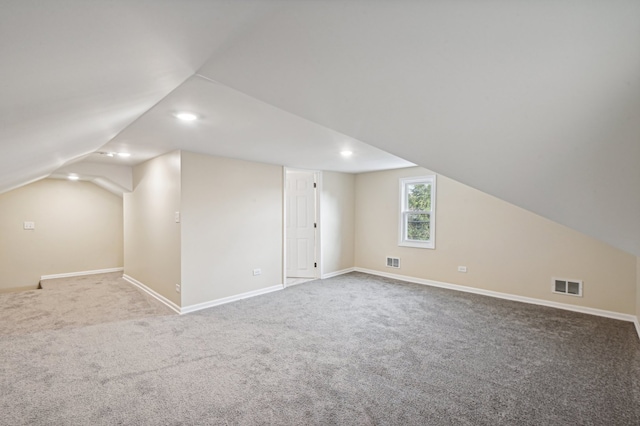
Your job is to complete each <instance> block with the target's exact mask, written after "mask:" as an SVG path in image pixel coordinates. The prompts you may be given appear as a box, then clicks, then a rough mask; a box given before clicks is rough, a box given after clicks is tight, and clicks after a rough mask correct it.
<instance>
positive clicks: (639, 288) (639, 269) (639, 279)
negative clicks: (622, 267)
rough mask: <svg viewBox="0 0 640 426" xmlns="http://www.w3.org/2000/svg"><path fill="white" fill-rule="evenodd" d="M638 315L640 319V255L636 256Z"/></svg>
mask: <svg viewBox="0 0 640 426" xmlns="http://www.w3.org/2000/svg"><path fill="white" fill-rule="evenodd" d="M636 317H637V318H638V321H640V257H636Z"/></svg>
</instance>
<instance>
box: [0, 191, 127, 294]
mask: <svg viewBox="0 0 640 426" xmlns="http://www.w3.org/2000/svg"><path fill="white" fill-rule="evenodd" d="M25 221H32V222H35V229H34V230H24V229H23V225H24V222H25ZM122 235H123V233H122V198H120V197H118V196H116V195H113V194H111V193H110V192H107V191H105V190H103V189H101V188H99V187H97V186H96V185H94V184H92V183H88V182H71V181H68V180H59V179H44V180H40V181H37V182H35V183H32V184H29V185H26V186H23V187H21V188H18V189H15V190H13V191H9V192H6V193H4V194H0V236H1V239H0V291H7V290H12V289H28V288H31V289H35V288H37V286H38V283H39V281H40V276H42V275H53V274H62V273H70V272H82V271H92V270H100V269H109V268H117V267H122V246H123V243H122V238H123V237H122Z"/></svg>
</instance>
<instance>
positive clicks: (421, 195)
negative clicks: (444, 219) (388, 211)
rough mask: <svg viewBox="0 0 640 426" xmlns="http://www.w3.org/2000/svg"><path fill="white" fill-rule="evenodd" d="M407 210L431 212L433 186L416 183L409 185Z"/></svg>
mask: <svg viewBox="0 0 640 426" xmlns="http://www.w3.org/2000/svg"><path fill="white" fill-rule="evenodd" d="M407 208H408V210H409V211H430V210H431V184H427V183H415V184H413V183H412V184H408V185H407Z"/></svg>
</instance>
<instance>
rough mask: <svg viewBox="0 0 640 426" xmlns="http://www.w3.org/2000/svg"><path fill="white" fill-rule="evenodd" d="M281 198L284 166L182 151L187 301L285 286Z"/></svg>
mask: <svg viewBox="0 0 640 426" xmlns="http://www.w3.org/2000/svg"><path fill="white" fill-rule="evenodd" d="M282 196H283V172H282V167H279V166H273V165H269V164H261V163H253V162H248V161H240V160H233V159H229V158H222V157H214V156H209V155H201V154H194V153H190V152H185V151H183V152H182V289H183V293H182V297H183V306H189V305H194V304H198V303H204V302H209V301H212V300H217V299H220V298H224V297H229V296H234V295H238V294H242V293H246V292H249V291H254V290H260V289H263V288H266V287H271V286H274V285H278V284H282V237H283V229H282V219H283V211H282V204H283V201H282ZM254 268H261V269H262V275H258V276H253V269H254Z"/></svg>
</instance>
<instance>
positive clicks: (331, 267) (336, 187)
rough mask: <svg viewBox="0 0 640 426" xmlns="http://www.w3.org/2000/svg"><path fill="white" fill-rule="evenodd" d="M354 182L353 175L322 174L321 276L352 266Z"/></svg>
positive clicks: (353, 264)
mask: <svg viewBox="0 0 640 426" xmlns="http://www.w3.org/2000/svg"><path fill="white" fill-rule="evenodd" d="M355 182H356V177H355V175H353V174H349V173H338V172H322V184H321V186H320V188H321V191H322V192H321V195H320V232H321V244H322V248H321V249H322V258H321V262H320V267H321V268H322V275H323V276H324V275H328V274H332V273H334V272H338V271H342V270H345V269H349V268H353V267H354V266H355V263H354V261H355V258H354V255H355V253H354V244H355V198H356V192H355Z"/></svg>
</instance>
